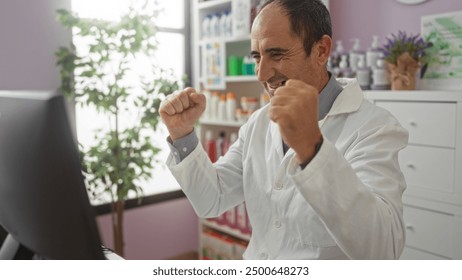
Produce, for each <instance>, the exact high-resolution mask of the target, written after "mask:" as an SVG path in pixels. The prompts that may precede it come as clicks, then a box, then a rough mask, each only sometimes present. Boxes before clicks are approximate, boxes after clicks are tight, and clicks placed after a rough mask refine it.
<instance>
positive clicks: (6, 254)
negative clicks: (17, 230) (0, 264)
mask: <svg viewBox="0 0 462 280" xmlns="http://www.w3.org/2000/svg"><path fill="white" fill-rule="evenodd" d="M18 250H19V242H18V241H16V240H15V239H14V238H13V236H12V235H11V234H8V235H7V237H6V239H5V241H3V244H2V247H1V248H0V260H13V259H14V256H15V255H16V253H17V252H18Z"/></svg>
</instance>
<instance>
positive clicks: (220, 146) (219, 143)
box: [215, 131, 226, 159]
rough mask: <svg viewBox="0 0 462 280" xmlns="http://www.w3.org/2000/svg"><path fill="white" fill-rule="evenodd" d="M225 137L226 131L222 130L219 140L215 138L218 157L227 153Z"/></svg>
mask: <svg viewBox="0 0 462 280" xmlns="http://www.w3.org/2000/svg"><path fill="white" fill-rule="evenodd" d="M225 139H226V133H225V132H224V131H221V132H220V134H219V135H218V138H217V140H215V147H216V149H217V153H216V155H217V159H218V158H219V157H221V156H223V155H224V154H225V149H224V145H225Z"/></svg>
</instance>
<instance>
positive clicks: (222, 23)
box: [220, 11, 229, 38]
mask: <svg viewBox="0 0 462 280" xmlns="http://www.w3.org/2000/svg"><path fill="white" fill-rule="evenodd" d="M228 13H229V11H224V12H223V13H222V14H221V16H220V37H222V38H225V37H226V20H227V19H228Z"/></svg>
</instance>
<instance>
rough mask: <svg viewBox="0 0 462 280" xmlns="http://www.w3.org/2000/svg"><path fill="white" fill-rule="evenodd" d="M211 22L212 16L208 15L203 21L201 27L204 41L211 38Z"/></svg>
mask: <svg viewBox="0 0 462 280" xmlns="http://www.w3.org/2000/svg"><path fill="white" fill-rule="evenodd" d="M210 20H211V16H210V15H206V16H205V17H204V19H203V20H202V26H201V30H202V39H208V38H210Z"/></svg>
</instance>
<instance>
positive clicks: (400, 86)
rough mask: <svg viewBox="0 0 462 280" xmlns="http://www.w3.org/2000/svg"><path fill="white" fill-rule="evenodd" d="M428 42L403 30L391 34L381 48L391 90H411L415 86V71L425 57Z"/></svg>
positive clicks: (418, 35)
mask: <svg viewBox="0 0 462 280" xmlns="http://www.w3.org/2000/svg"><path fill="white" fill-rule="evenodd" d="M427 47H428V43H426V42H425V41H424V39H422V38H421V37H420V34H417V35H412V34H410V35H408V34H407V33H406V32H404V31H399V32H398V34H397V35H396V34H391V35H390V36H388V38H387V43H386V44H385V45H384V46H383V47H382V48H381V50H382V51H383V53H384V55H385V61H386V63H387V65H388V69H389V71H390V78H391V89H392V90H413V89H415V87H416V72H417V70H419V68H420V67H421V65H422V63H423V61H424V59H425V49H426V48H427Z"/></svg>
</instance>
